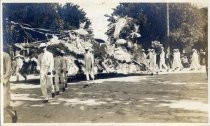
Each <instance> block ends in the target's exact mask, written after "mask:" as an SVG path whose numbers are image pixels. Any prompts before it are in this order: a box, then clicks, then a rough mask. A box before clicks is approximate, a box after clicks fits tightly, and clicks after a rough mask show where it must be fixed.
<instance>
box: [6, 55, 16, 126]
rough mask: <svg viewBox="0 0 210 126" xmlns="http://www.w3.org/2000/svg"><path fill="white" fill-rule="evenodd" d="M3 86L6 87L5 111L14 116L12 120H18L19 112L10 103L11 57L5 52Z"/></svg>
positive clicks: (14, 121)
mask: <svg viewBox="0 0 210 126" xmlns="http://www.w3.org/2000/svg"><path fill="white" fill-rule="evenodd" d="M3 72H4V74H3V88H4V112H5V113H6V112H7V113H8V114H9V115H10V117H11V118H12V122H13V123H16V122H17V113H16V111H15V110H14V108H13V107H12V106H11V105H10V101H11V93H10V83H9V79H10V77H11V74H12V69H11V58H10V56H9V54H7V53H5V52H3Z"/></svg>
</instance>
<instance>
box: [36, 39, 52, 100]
mask: <svg viewBox="0 0 210 126" xmlns="http://www.w3.org/2000/svg"><path fill="white" fill-rule="evenodd" d="M39 48H40V50H41V51H42V52H41V54H40V55H39V56H38V67H37V69H38V70H40V85H41V91H42V94H43V96H44V100H43V101H42V102H43V103H47V102H48V100H49V96H48V89H49V88H52V70H53V69H54V59H53V54H52V53H50V52H49V51H47V45H46V44H45V43H41V44H40V46H39Z"/></svg>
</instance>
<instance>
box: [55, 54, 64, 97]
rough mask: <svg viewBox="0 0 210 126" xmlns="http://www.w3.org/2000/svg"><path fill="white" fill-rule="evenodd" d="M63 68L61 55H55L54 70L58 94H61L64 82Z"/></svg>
mask: <svg viewBox="0 0 210 126" xmlns="http://www.w3.org/2000/svg"><path fill="white" fill-rule="evenodd" d="M61 69H62V62H61V56H60V55H59V54H56V55H55V57H54V71H55V73H54V74H55V75H54V78H55V90H56V95H59V92H60V84H61V83H62V82H63V81H62V80H63V79H62V74H61Z"/></svg>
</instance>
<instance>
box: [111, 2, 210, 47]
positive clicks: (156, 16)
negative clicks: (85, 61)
mask: <svg viewBox="0 0 210 126" xmlns="http://www.w3.org/2000/svg"><path fill="white" fill-rule="evenodd" d="M169 10H170V11H169V12H170V14H169V15H170V37H169V39H167V27H166V25H167V24H166V23H167V22H166V3H121V4H120V5H119V6H117V7H116V8H115V9H114V12H113V14H112V15H111V17H110V18H109V19H108V21H109V22H110V23H111V24H113V23H114V21H115V20H113V17H125V16H128V17H131V18H133V23H135V24H137V25H140V27H139V33H140V34H141V37H140V38H138V40H137V41H138V43H139V44H142V45H143V47H144V48H149V47H150V46H151V41H153V40H157V41H160V42H161V44H163V45H164V46H165V45H166V44H167V40H168V41H169V43H170V46H171V47H172V48H179V49H185V48H186V47H190V48H189V50H190V49H191V48H193V47H195V46H194V45H197V47H198V45H199V46H200V47H203V45H202V44H203V42H202V41H204V40H203V39H204V36H205V34H206V30H204V29H205V28H207V23H206V22H207V13H205V12H204V11H202V10H201V9H199V8H197V7H195V6H193V5H191V4H189V3H170V4H169ZM111 24H110V25H111ZM126 29H131V30H132V29H133V26H132V25H130V26H129V27H127V28H126ZM126 29H122V31H121V36H122V35H123V34H124V31H125V30H126ZM127 31H128V32H130V31H129V30H127ZM113 32H114V28H112V29H111V30H109V31H108V32H107V34H108V35H111V36H112V34H113ZM126 35H127V34H126ZM189 50H188V51H189Z"/></svg>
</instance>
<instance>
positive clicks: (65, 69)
mask: <svg viewBox="0 0 210 126" xmlns="http://www.w3.org/2000/svg"><path fill="white" fill-rule="evenodd" d="M61 57H62V67H63V68H62V70H63V77H64V88H67V81H68V69H69V62H68V58H67V56H66V53H65V52H64V51H63V50H61Z"/></svg>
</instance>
